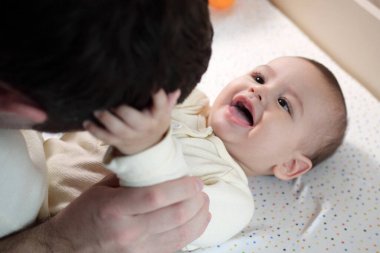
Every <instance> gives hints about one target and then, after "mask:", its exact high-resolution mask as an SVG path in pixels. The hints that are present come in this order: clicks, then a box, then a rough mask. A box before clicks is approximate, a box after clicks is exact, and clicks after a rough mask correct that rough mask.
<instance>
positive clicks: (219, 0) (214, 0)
mask: <svg viewBox="0 0 380 253" xmlns="http://www.w3.org/2000/svg"><path fill="white" fill-rule="evenodd" d="M234 2H235V0H209V1H208V4H209V5H211V6H212V7H214V8H216V9H227V8H229V7H231V6H232V5H233V4H234Z"/></svg>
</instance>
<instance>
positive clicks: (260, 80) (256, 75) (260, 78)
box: [252, 73, 265, 84]
mask: <svg viewBox="0 0 380 253" xmlns="http://www.w3.org/2000/svg"><path fill="white" fill-rule="evenodd" d="M252 77H253V80H255V82H256V83H259V84H264V83H265V79H264V77H263V76H262V75H261V74H260V73H253V74H252Z"/></svg>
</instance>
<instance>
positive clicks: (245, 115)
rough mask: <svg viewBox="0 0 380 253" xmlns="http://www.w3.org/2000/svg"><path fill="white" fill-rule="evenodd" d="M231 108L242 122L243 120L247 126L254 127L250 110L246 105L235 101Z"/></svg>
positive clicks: (240, 101) (243, 102)
mask: <svg viewBox="0 0 380 253" xmlns="http://www.w3.org/2000/svg"><path fill="white" fill-rule="evenodd" d="M232 106H233V107H234V108H235V109H236V111H237V112H238V115H239V117H240V118H241V119H242V120H244V121H245V122H246V123H247V124H248V125H249V126H253V125H254V120H253V115H252V112H251V111H252V109H251V107H250V106H249V105H248V104H247V103H245V101H242V100H237V101H236V102H234V103H233V104H232Z"/></svg>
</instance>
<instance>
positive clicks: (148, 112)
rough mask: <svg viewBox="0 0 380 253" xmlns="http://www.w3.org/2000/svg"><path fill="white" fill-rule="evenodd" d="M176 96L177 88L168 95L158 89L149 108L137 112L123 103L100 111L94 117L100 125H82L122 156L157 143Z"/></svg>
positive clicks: (166, 126)
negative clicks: (101, 125) (111, 109)
mask: <svg viewBox="0 0 380 253" xmlns="http://www.w3.org/2000/svg"><path fill="white" fill-rule="evenodd" d="M179 95H180V92H179V90H177V91H175V92H173V93H170V94H168V95H166V94H165V92H164V91H163V90H162V89H161V90H159V91H158V92H157V93H156V94H154V95H153V105H152V107H151V108H148V109H144V110H142V111H138V110H137V109H134V108H132V107H129V106H127V105H122V106H119V107H118V108H116V109H115V110H113V112H112V113H111V112H109V111H100V112H96V113H95V117H96V118H97V119H98V120H99V122H100V123H102V124H103V126H104V128H102V127H99V126H97V125H96V124H94V123H93V122H90V121H86V122H85V123H84V128H85V129H86V130H88V131H89V132H90V133H91V134H92V135H94V136H95V137H97V138H98V139H100V140H102V141H104V142H105V143H106V144H109V145H112V146H114V147H115V148H117V150H118V151H119V152H120V153H122V154H124V155H133V154H136V153H139V152H141V151H143V150H145V149H147V148H149V147H151V146H153V145H155V144H156V143H158V142H159V141H160V140H161V139H162V137H163V136H164V134H165V133H166V132H167V130H168V127H169V124H170V113H171V110H172V108H173V106H174V105H175V104H176V102H177V99H178V97H179Z"/></svg>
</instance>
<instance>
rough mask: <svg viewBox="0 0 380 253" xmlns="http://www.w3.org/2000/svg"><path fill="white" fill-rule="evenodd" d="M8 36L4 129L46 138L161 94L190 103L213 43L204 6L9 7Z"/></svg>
mask: <svg viewBox="0 0 380 253" xmlns="http://www.w3.org/2000/svg"><path fill="white" fill-rule="evenodd" d="M0 31H1V40H0V101H1V103H0V120H1V122H0V125H1V126H3V127H4V126H7V127H16V128H17V127H30V126H31V124H33V123H41V122H43V123H42V124H37V125H36V126H35V127H34V128H36V129H39V130H44V131H67V130H76V129H80V128H81V125H82V122H83V121H84V120H85V119H89V118H91V115H92V113H93V111H94V110H98V109H108V108H111V107H114V106H117V105H120V104H122V103H126V104H129V105H132V106H134V107H136V108H139V109H140V108H144V107H146V106H149V104H150V99H151V95H152V94H153V93H155V92H156V91H157V90H158V89H159V88H160V87H162V88H164V90H166V91H167V92H170V91H174V90H176V89H177V88H180V89H181V91H182V92H181V94H182V95H181V98H180V99H179V101H181V100H183V99H184V98H185V97H186V96H187V95H188V94H189V92H190V91H191V90H192V89H193V87H194V86H195V85H196V84H197V83H198V82H199V80H200V78H201V76H202V74H203V73H204V72H205V71H206V69H207V65H208V61H209V58H210V55H211V41H212V35H213V32H212V27H211V23H210V18H209V13H208V5H207V1H206V0H181V1H178V0H157V1H150V0H129V1H125V0H99V1H88V0H66V1H60V0H57V1H44V0H38V1H22V3H19V1H2V2H1V3H0ZM10 98H12V101H13V102H12V101H10V100H11V99H10ZM15 101H16V103H15ZM46 116H47V117H46ZM46 118H47V121H45V119H46Z"/></svg>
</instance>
